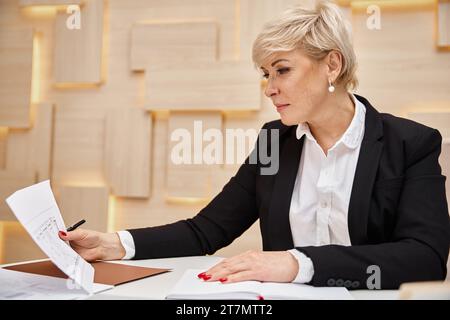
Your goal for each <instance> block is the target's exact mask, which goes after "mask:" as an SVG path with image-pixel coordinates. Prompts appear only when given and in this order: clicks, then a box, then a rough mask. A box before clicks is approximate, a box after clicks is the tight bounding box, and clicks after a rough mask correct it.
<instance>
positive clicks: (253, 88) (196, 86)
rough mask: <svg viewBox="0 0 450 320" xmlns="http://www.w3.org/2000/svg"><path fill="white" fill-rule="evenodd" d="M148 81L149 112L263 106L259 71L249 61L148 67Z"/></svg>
mask: <svg viewBox="0 0 450 320" xmlns="http://www.w3.org/2000/svg"><path fill="white" fill-rule="evenodd" d="M237 79H239V81H237ZM146 80H147V84H146V86H147V87H146V88H147V92H146V93H147V103H146V107H147V108H148V109H149V110H159V109H169V110H258V109H260V107H261V98H260V80H259V76H258V72H257V71H256V70H255V69H254V68H253V66H252V64H250V63H248V62H202V63H200V62H184V63H178V64H176V63H174V64H167V65H164V66H163V65H159V66H149V67H148V68H147V74H146Z"/></svg>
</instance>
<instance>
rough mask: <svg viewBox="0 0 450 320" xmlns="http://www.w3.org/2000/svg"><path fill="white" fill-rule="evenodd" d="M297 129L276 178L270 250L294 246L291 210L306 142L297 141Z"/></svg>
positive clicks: (270, 225) (289, 142)
mask: <svg viewBox="0 0 450 320" xmlns="http://www.w3.org/2000/svg"><path fill="white" fill-rule="evenodd" d="M295 128H296V127H293V129H292V130H291V132H290V134H289V137H288V138H287V141H286V142H285V146H284V147H283V149H282V151H281V154H280V162H279V164H280V165H279V170H278V174H277V175H276V177H275V183H274V189H273V192H272V198H271V202H270V207H269V208H270V209H269V217H268V226H269V228H268V229H269V239H270V250H287V249H292V248H293V246H294V242H293V240H292V232H291V226H290V222H289V209H290V206H291V197H292V192H293V189H294V184H295V179H296V177H297V171H298V165H299V163H300V156H301V153H302V148H303V140H304V137H303V138H302V139H300V140H298V139H297V137H296V134H295V133H296V131H295Z"/></svg>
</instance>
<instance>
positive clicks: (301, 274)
mask: <svg viewBox="0 0 450 320" xmlns="http://www.w3.org/2000/svg"><path fill="white" fill-rule="evenodd" d="M288 252H289V253H290V254H292V255H293V256H294V258H295V259H297V262H298V273H297V276H296V277H295V279H294V280H293V281H292V282H294V283H308V282H310V281H311V280H312V278H313V276H314V265H313V263H312V260H311V259H310V258H309V257H308V256H306V255H305V254H304V253H302V252H300V251H298V250H297V249H291V250H288Z"/></svg>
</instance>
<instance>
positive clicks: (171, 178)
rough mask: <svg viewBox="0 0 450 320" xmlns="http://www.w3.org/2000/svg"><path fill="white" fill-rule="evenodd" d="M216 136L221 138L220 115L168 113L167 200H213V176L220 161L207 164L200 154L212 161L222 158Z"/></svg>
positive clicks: (218, 113)
mask: <svg viewBox="0 0 450 320" xmlns="http://www.w3.org/2000/svg"><path fill="white" fill-rule="evenodd" d="M210 129H211V130H210ZM217 135H222V115H221V113H220V112H171V113H170V118H169V131H168V146H169V148H168V149H167V160H166V163H167V197H168V200H173V199H180V198H181V199H199V200H204V199H208V198H211V197H212V195H213V189H214V187H215V179H216V178H215V175H217V174H218V170H220V168H221V164H220V161H218V163H212V162H210V163H208V161H209V160H207V159H206V157H204V156H203V155H204V154H208V155H211V156H212V157H211V159H213V160H214V157H215V155H216V154H217V157H218V158H217V159H219V158H220V157H223V150H224V149H223V143H224V142H223V140H222V144H221V145H220V141H218V140H219V139H220V137H219V139H218V136H217ZM217 142H218V143H219V144H216V143H217ZM214 146H217V148H214ZM220 146H222V147H220ZM208 148H209V149H208Z"/></svg>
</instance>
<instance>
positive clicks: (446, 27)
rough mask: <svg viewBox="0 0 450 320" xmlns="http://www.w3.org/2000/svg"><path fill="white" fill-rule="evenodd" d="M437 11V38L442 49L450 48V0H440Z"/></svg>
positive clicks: (439, 47)
mask: <svg viewBox="0 0 450 320" xmlns="http://www.w3.org/2000/svg"><path fill="white" fill-rule="evenodd" d="M436 10H437V13H436V16H437V17H436V19H437V23H436V33H437V34H436V40H437V47H438V49H440V50H450V1H449V0H439V1H438V4H437V8H436Z"/></svg>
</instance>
